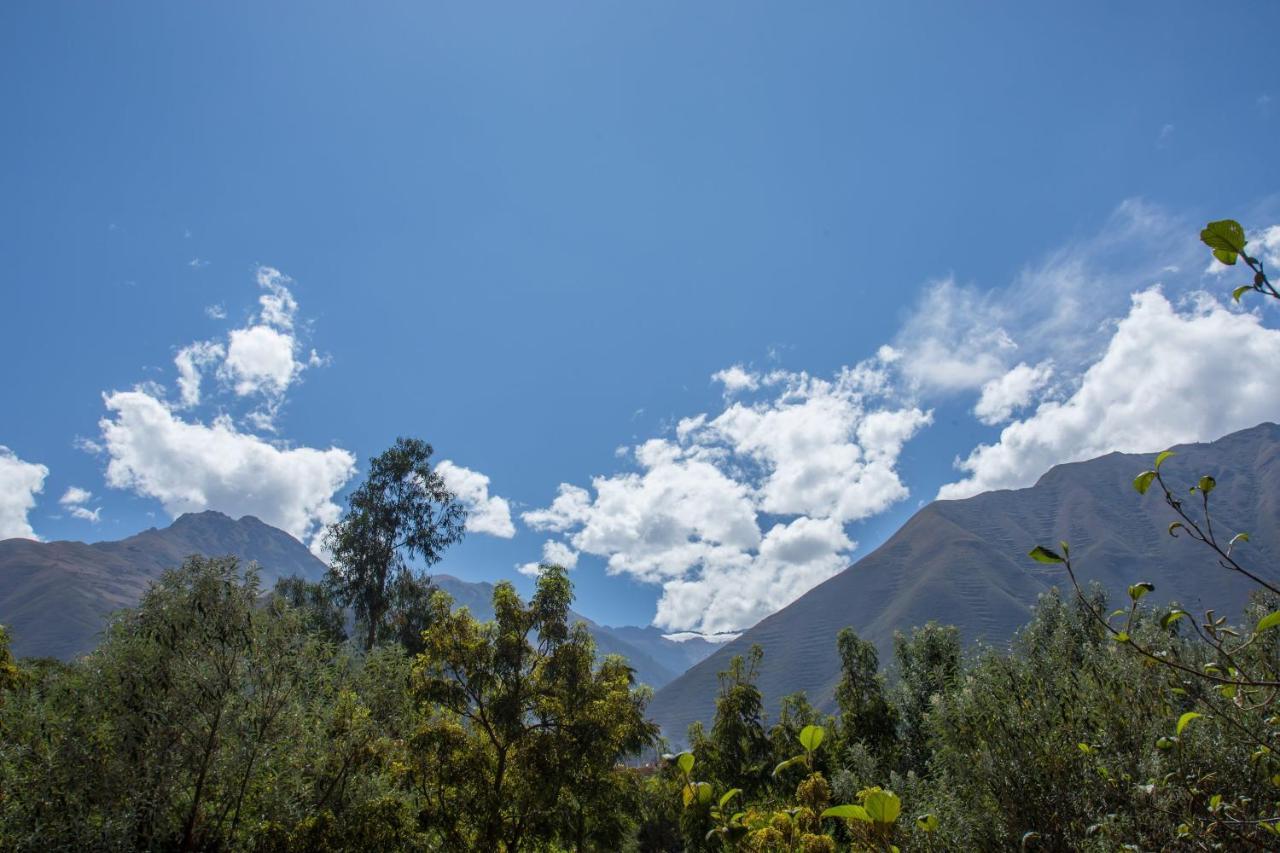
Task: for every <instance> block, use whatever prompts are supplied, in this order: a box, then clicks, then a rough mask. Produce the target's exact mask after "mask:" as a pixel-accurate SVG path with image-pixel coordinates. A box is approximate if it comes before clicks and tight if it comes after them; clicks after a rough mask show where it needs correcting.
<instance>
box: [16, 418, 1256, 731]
mask: <svg viewBox="0 0 1280 853" xmlns="http://www.w3.org/2000/svg"><path fill="white" fill-rule="evenodd" d="M1161 449H1163V448H1153V453H1154V452H1155V451H1158V450H1161ZM1174 450H1175V451H1176V454H1177V455H1175V456H1174V457H1172V458H1170V459H1169V460H1168V461H1167V462H1165V464H1164V466H1163V468H1162V470H1163V472H1164V473H1165V475H1166V477H1167V479H1168V480H1169V481H1170V482H1171V483H1178V484H1182V485H1186V484H1189V483H1193V482H1195V481H1196V480H1197V479H1198V478H1199V477H1200V476H1201V475H1202V474H1206V473H1211V474H1213V476H1214V477H1216V478H1217V483H1218V487H1217V489H1216V491H1214V493H1213V510H1214V520H1215V525H1216V526H1217V529H1218V530H1219V531H1226V536H1227V537H1229V536H1230V535H1231V534H1233V533H1235V532H1238V531H1247V532H1248V533H1249V534H1250V540H1249V542H1248V543H1246V544H1245V545H1244V550H1243V551H1241V557H1242V559H1243V560H1244V561H1245V562H1246V564H1247V565H1249V566H1250V567H1251V568H1253V569H1254V570H1255V571H1256V572H1258V573H1259V574H1261V575H1263V576H1264V577H1267V578H1269V579H1273V578H1275V577H1276V575H1277V573H1276V572H1275V571H1274V570H1273V569H1272V567H1273V566H1275V565H1276V564H1277V558H1278V557H1280V536H1277V529H1278V525H1277V522H1278V521H1280V427H1278V426H1276V425H1275V424H1269V423H1268V424H1261V425H1259V426H1257V427H1254V428H1252V429H1248V430H1243V431H1240V432H1237V433H1233V434H1231V435H1228V436H1225V437H1224V438H1221V439H1219V440H1217V441H1214V442H1209V443H1202V444H1189V445H1184V446H1181V447H1177V448H1174ZM1153 453H1149V454H1122V453H1111V454H1108V455H1106V456H1102V457H1099V458H1097V459H1092V460H1089V461H1085V462H1076V463H1070V464H1065V465H1058V466H1056V467H1054V468H1052V469H1051V470H1050V471H1048V472H1047V473H1046V474H1045V475H1044V476H1042V477H1041V478H1040V480H1039V481H1038V482H1037V483H1036V484H1035V485H1033V486H1031V487H1029V488H1025V489H1016V490H1002V491H993V492H986V493H983V494H980V495H976V496H974V497H971V498H966V499H964V500H945V501H934V502H933V503H931V504H929V505H927V506H925V507H924V508H923V509H921V510H920V511H919V512H917V513H916V514H915V515H914V516H913V517H912V518H911V519H910V520H909V521H908V522H907V523H906V524H905V525H903V526H902V527H901V528H900V529H899V530H898V531H897V532H896V533H895V534H894V535H893V536H892V537H890V538H889V539H888V540H887V541H886V542H885V543H884V544H883V545H881V546H880V547H879V548H877V549H876V550H874V551H872V552H871V553H870V554H868V555H867V556H866V557H863V558H862V559H861V560H858V561H857V562H856V563H854V564H853V565H852V566H851V567H849V568H848V569H846V570H844V571H843V572H841V573H840V574H837V575H835V576H834V577H832V578H830V579H829V580H827V581H826V582H824V583H822V584H820V585H819V586H817V587H815V588H814V589H812V590H810V591H809V592H808V593H806V594H804V595H803V596H801V597H800V598H798V599H797V600H795V601H794V602H792V603H791V604H790V605H788V606H786V607H784V608H782V609H781V610H779V611H777V612H776V613H774V614H773V615H771V616H769V617H767V618H765V619H764V620H763V621H761V622H760V623H758V624H757V625H755V626H754V627H752V628H751V629H749V630H748V631H746V632H745V633H743V634H742V635H741V636H740V637H738V638H737V639H736V640H733V641H732V642H729V643H726V644H723V645H721V644H718V643H713V642H710V641H708V640H704V639H699V638H696V637H694V638H692V639H688V640H684V641H682V642H679V641H675V640H670V639H667V638H666V637H665V636H663V634H662V633H661V632H660V631H659V630H658V629H656V628H652V627H649V628H638V627H621V628H616V627H609V626H604V625H599V624H597V623H595V622H593V621H592V620H590V619H587V618H586V617H583V616H581V615H580V614H576V613H575V614H574V618H575V619H582V620H583V621H584V622H586V623H587V626H588V629H589V630H590V631H591V633H592V635H593V636H594V638H595V640H596V644H597V647H598V649H599V650H600V652H601V653H605V654H608V653H616V654H621V655H623V656H625V657H627V658H628V659H629V660H630V661H631V664H632V666H633V667H634V668H635V669H636V672H637V678H638V680H639V681H641V682H643V683H646V684H649V685H650V686H652V687H654V688H657V693H656V695H655V696H654V699H653V702H652V704H651V705H650V707H649V711H650V715H651V716H652V718H653V719H654V720H655V721H657V722H658V723H659V724H660V725H661V726H662V729H663V732H664V734H665V735H666V736H667V737H668V738H669V739H670V740H671V741H672V742H673V743H675V744H679V743H681V742H682V741H683V739H684V736H685V732H686V730H687V728H688V725H689V724H690V723H691V722H693V721H694V720H703V721H707V722H709V721H710V719H711V717H712V715H713V714H714V711H715V697H716V692H717V684H718V680H717V674H718V673H719V672H720V671H722V670H724V669H725V668H726V667H727V665H728V662H729V660H730V659H731V658H732V657H733V656H734V655H737V654H745V653H746V651H747V650H748V649H750V647H751V646H752V645H753V644H759V645H760V646H761V647H762V648H763V650H764V659H763V661H762V665H761V668H760V674H759V684H760V687H761V689H762V692H763V693H764V698H765V707H766V708H767V709H770V710H772V709H776V708H777V707H778V700H779V699H781V697H782V696H784V695H786V694H788V693H791V692H794V691H796V690H803V691H805V693H806V694H807V695H808V697H809V699H810V701H812V702H813V703H814V704H815V705H816V706H818V707H819V708H822V709H824V710H831V709H832V705H833V695H834V690H835V686H836V684H837V682H838V680H839V660H838V656H837V653H836V646H835V637H836V634H837V632H839V630H840V629H841V628H844V627H846V626H850V627H852V628H854V629H855V630H856V631H857V633H858V634H859V635H860V636H862V637H863V638H865V639H868V640H871V641H872V642H873V643H875V645H876V646H877V648H878V650H879V652H880V659H881V662H882V665H885V664H890V663H891V661H892V655H893V638H894V634H895V632H896V631H907V630H910V629H911V628H912V627H913V626H918V625H923V624H924V623H925V622H928V621H930V620H936V621H938V622H942V623H945V624H951V625H955V626H957V627H958V628H959V630H960V634H961V637H962V639H963V640H964V641H965V642H966V643H969V644H971V643H974V642H978V641H983V642H986V643H991V644H1003V643H1006V642H1007V641H1008V640H1009V639H1010V638H1011V637H1012V636H1013V634H1014V633H1015V632H1016V631H1017V630H1018V628H1019V627H1021V626H1022V625H1023V624H1025V623H1026V621H1027V619H1028V618H1029V616H1030V614H1031V610H1032V608H1033V606H1034V605H1035V602H1036V600H1037V598H1038V596H1040V595H1041V594H1043V593H1044V592H1046V591H1048V590H1049V589H1051V588H1053V587H1058V588H1060V589H1066V588H1067V586H1068V581H1067V578H1066V576H1065V573H1064V572H1063V571H1062V570H1061V569H1060V568H1058V567H1054V566H1045V565H1042V564H1039V563H1035V562H1033V561H1031V560H1030V559H1029V558H1028V557H1027V551H1028V550H1029V549H1030V548H1031V547H1032V546H1034V545H1037V544H1049V545H1051V546H1052V545H1054V544H1056V543H1057V542H1058V541H1059V540H1066V541H1068V542H1069V543H1070V544H1071V554H1072V557H1073V562H1074V563H1075V565H1076V567H1077V571H1078V574H1079V575H1080V576H1081V577H1082V578H1084V579H1086V580H1088V581H1098V582H1100V583H1101V584H1103V585H1104V586H1105V587H1106V588H1107V589H1108V590H1110V591H1111V592H1112V594H1113V595H1120V596H1123V595H1124V592H1123V590H1124V589H1125V587H1126V586H1127V585H1128V584H1130V583H1133V582H1135V581H1139V580H1143V581H1150V582H1152V583H1154V584H1155V587H1156V590H1155V592H1154V593H1152V595H1151V596H1150V597H1149V599H1148V600H1149V601H1155V602H1162V601H1175V600H1176V601H1178V602H1179V603H1181V604H1182V605H1183V606H1184V607H1186V608H1188V609H1190V610H1192V611H1193V612H1198V611H1201V610H1204V609H1207V608H1214V609H1216V610H1217V611H1218V612H1220V613H1225V614H1231V615H1235V614H1238V613H1239V612H1240V608H1241V606H1242V605H1243V604H1244V602H1245V599H1246V597H1247V595H1248V592H1249V590H1250V585H1249V584H1247V583H1245V582H1243V580H1242V579H1241V578H1239V577H1238V576H1236V575H1234V574H1232V573H1229V572H1227V571H1225V570H1223V569H1221V568H1219V567H1218V566H1217V564H1216V563H1215V562H1214V560H1213V559H1211V558H1210V555H1209V553H1208V552H1207V551H1206V549H1204V548H1203V547H1202V546H1198V545H1197V544H1196V543H1194V542H1190V541H1188V540H1187V539H1186V537H1182V538H1179V539H1174V538H1172V537H1170V536H1168V535H1167V533H1166V530H1167V527H1168V525H1169V522H1170V521H1171V520H1173V516H1172V511H1171V510H1170V509H1169V508H1168V507H1166V506H1165V505H1164V502H1163V501H1162V500H1161V496H1160V495H1158V494H1155V493H1148V494H1147V495H1145V496H1141V495H1139V494H1137V492H1135V491H1134V489H1133V485H1132V482H1133V478H1134V476H1135V475H1136V474H1137V473H1138V472H1139V471H1141V470H1143V469H1144V468H1147V467H1150V464H1151V459H1152V455H1153ZM191 554H204V555H209V556H220V555H225V554H232V555H235V556H236V557H239V558H240V559H241V560H242V561H245V562H249V561H252V562H256V563H258V564H259V566H260V567H261V570H262V576H263V584H264V586H270V585H271V584H273V583H274V582H275V580H276V579H277V578H279V577H283V576H288V575H300V576H302V577H304V578H306V579H308V580H313V581H314V580H318V579H319V578H320V577H321V576H322V575H323V574H324V572H325V570H326V567H325V564H324V563H323V562H322V561H321V560H319V559H318V558H317V557H316V556H315V555H314V554H312V553H311V551H309V550H308V549H307V548H306V547H305V546H304V545H302V544H301V543H300V542H298V541H297V540H296V539H294V538H293V537H292V536H290V535H289V534H288V533H286V532H284V531H282V530H277V529H276V528H274V527H271V526H269V525H267V524H265V523H263V522H262V521H259V520H258V519H256V518H253V517H252V516H246V517H244V518H241V519H238V520H236V519H232V518H229V517H227V516H225V515H223V514H221V513H218V512H212V511H210V512H201V513H192V514H187V515H183V516H181V517H180V518H178V519H177V520H175V521H174V522H173V524H171V525H170V526H169V527H167V528H164V529H155V528H152V529H150V530H146V531H143V532H142V533H139V534H137V535H136V536H131V537H129V538H127V539H123V540H120V541H117V542H97V543H93V544H86V543H83V542H36V541H32V540H28V539H8V540H4V541H0V624H4V625H6V626H7V627H8V628H9V631H10V634H11V637H12V642H13V646H12V648H13V651H14V653H15V654H17V655H18V656H23V657H25V656H33V657H34V656H51V657H59V658H64V659H65V658H71V657H74V656H76V655H79V654H83V653H85V652H87V651H88V650H90V649H91V648H92V647H93V646H94V644H95V643H96V642H97V641H98V638H99V635H100V632H101V630H102V627H103V625H104V624H105V621H106V618H107V616H108V614H109V613H110V612H111V611H113V610H115V609H118V608H120V607H126V606H129V605H131V604H134V603H136V602H137V601H138V599H139V598H140V597H141V595H142V593H143V592H144V591H145V589H146V587H147V584H149V583H150V582H151V581H153V580H154V579H155V578H157V577H158V576H159V575H160V573H161V572H162V571H163V570H165V569H167V568H170V567H173V566H177V565H178V564H179V563H181V562H182V560H183V559H185V558H186V557H187V556H188V555H191ZM433 581H434V582H435V583H436V584H437V585H438V586H439V587H440V588H442V589H444V590H445V591H447V592H448V593H450V595H452V596H453V598H454V599H455V600H456V601H457V603H458V604H459V605H464V606H467V607H469V608H471V610H472V612H474V613H475V614H476V615H477V616H478V617H480V618H489V617H491V616H492V613H493V610H492V593H493V587H492V585H491V584H488V583H473V582H468V581H464V580H461V579H459V578H456V577H452V576H450V575H444V574H441V575H436V576H435V577H434V578H433Z"/></svg>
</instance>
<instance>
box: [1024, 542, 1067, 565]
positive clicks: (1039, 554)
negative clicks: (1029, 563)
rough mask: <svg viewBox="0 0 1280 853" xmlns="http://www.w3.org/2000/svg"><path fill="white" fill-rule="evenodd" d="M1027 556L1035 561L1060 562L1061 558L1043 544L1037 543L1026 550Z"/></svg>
mask: <svg viewBox="0 0 1280 853" xmlns="http://www.w3.org/2000/svg"><path fill="white" fill-rule="evenodd" d="M1027 556H1029V557H1030V558H1031V559H1033V560H1035V561H1036V562H1037V563H1061V562H1063V559H1062V558H1061V557H1059V556H1058V555H1057V554H1056V553H1054V552H1053V551H1050V550H1049V549H1048V548H1046V547H1044V546H1043V545H1037V546H1036V547H1034V548H1032V549H1031V550H1030V551H1028V552H1027Z"/></svg>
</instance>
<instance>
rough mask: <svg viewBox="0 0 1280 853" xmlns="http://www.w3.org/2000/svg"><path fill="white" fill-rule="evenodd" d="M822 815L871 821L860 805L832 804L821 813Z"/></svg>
mask: <svg viewBox="0 0 1280 853" xmlns="http://www.w3.org/2000/svg"><path fill="white" fill-rule="evenodd" d="M822 817H824V818H828V817H839V818H844V819H845V820H865V821H867V822H868V823H870V822H871V816H870V815H869V814H867V810H866V809H864V808H863V807H862V806H832V807H831V808H829V809H827V810H826V811H824V812H823V813H822Z"/></svg>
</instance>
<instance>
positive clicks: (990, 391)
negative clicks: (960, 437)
mask: <svg viewBox="0 0 1280 853" xmlns="http://www.w3.org/2000/svg"><path fill="white" fill-rule="evenodd" d="M1052 377H1053V363H1052V362H1049V361H1043V362H1041V363H1040V364H1037V365H1036V366H1035V367H1032V366H1030V365H1028V364H1027V363H1026V362H1018V364H1017V365H1016V366H1015V367H1014V368H1013V369H1011V370H1010V371H1008V372H1007V373H1005V374H1004V375H1003V376H998V377H996V378H995V379H992V380H991V381H989V382H987V383H986V384H985V385H983V386H982V396H981V397H979V398H978V403H977V405H975V406H974V407H973V414H974V416H975V417H977V419H978V420H980V421H982V422H983V423H984V424H986V425H987V426H995V425H996V424H1001V423H1004V422H1005V421H1007V420H1009V418H1011V417H1013V413H1014V412H1016V411H1018V410H1019V409H1023V408H1025V407H1026V406H1027V405H1028V404H1030V403H1031V401H1032V399H1033V397H1034V396H1035V394H1036V392H1037V391H1039V390H1040V389H1041V388H1043V387H1044V386H1045V385H1047V384H1048V382H1049V380H1050V379H1051V378H1052Z"/></svg>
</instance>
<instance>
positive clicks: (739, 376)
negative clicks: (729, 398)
mask: <svg viewBox="0 0 1280 853" xmlns="http://www.w3.org/2000/svg"><path fill="white" fill-rule="evenodd" d="M711 379H712V380H713V381H715V382H719V383H721V384H723V385H724V393H725V394H729V395H731V394H736V393H738V392H739V391H754V390H756V389H757V388H759V387H760V377H759V376H758V375H757V374H755V373H751V372H749V371H748V370H747V369H746V368H744V367H743V366H742V365H740V364H735V365H733V366H732V367H726V368H725V369H724V370H719V371H716V372H715V373H713V374H711Z"/></svg>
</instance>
